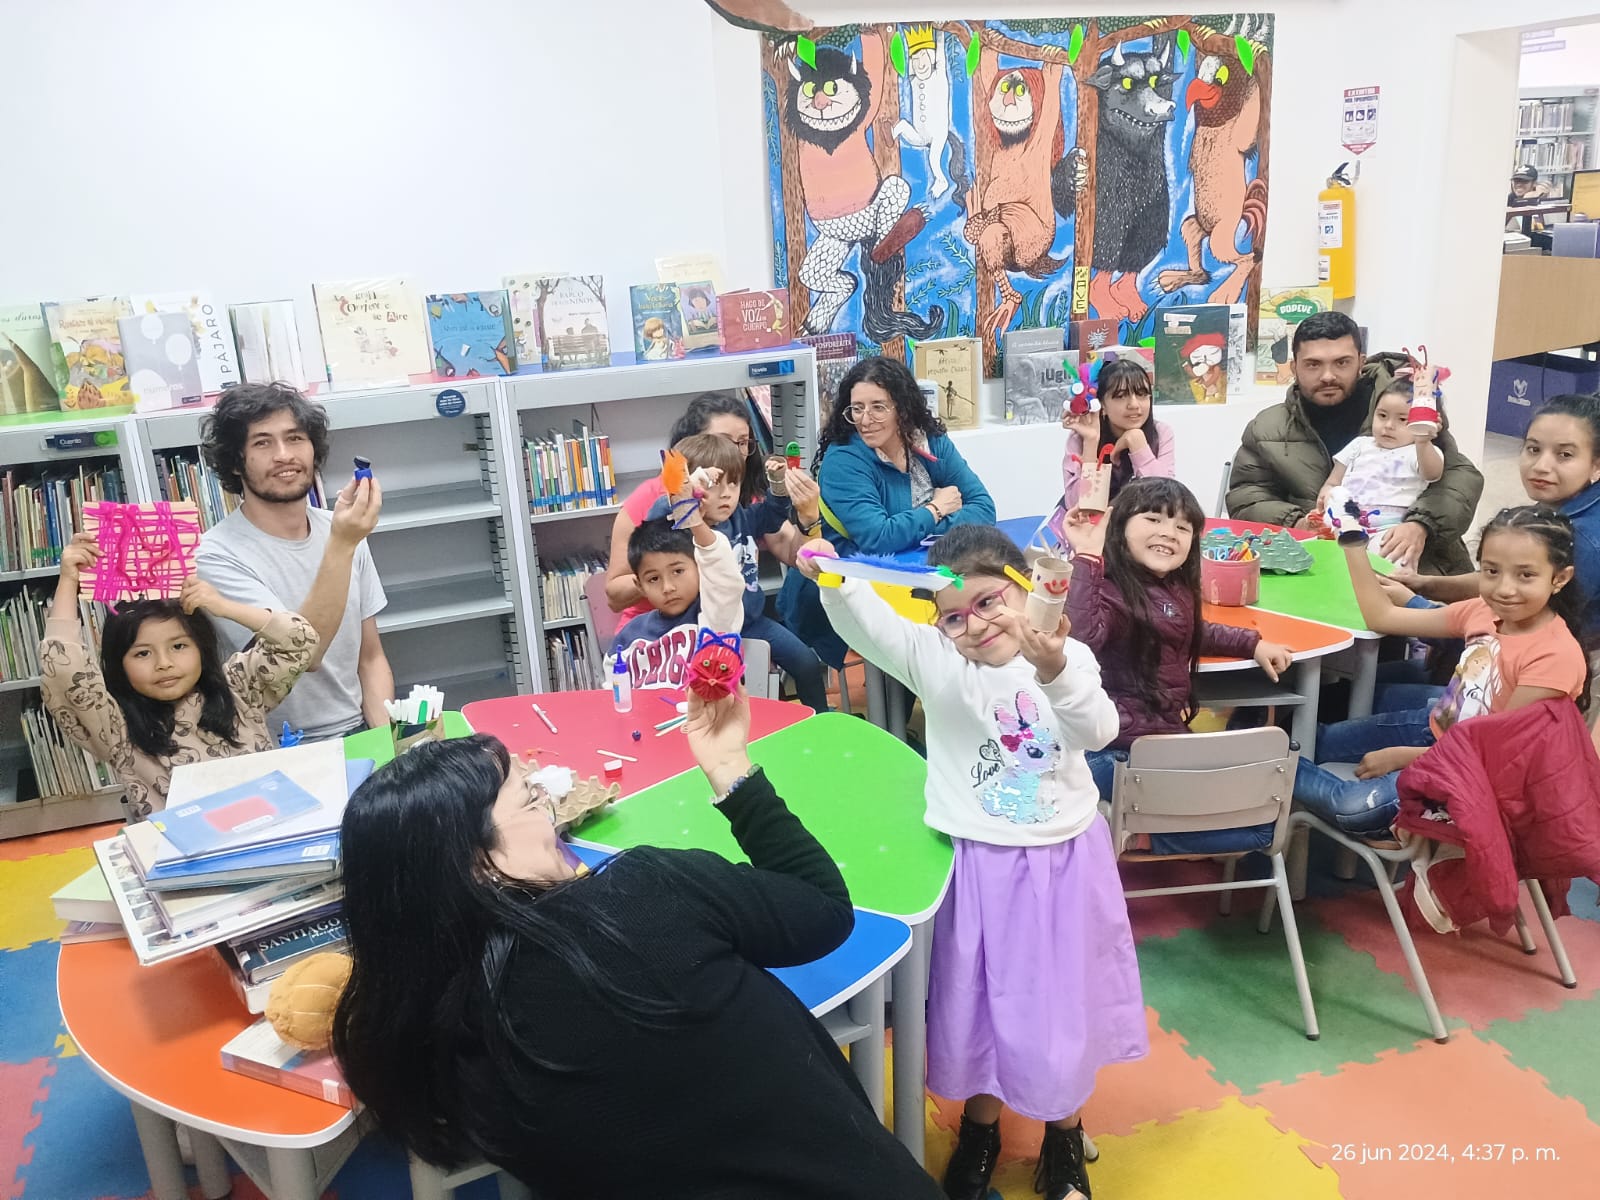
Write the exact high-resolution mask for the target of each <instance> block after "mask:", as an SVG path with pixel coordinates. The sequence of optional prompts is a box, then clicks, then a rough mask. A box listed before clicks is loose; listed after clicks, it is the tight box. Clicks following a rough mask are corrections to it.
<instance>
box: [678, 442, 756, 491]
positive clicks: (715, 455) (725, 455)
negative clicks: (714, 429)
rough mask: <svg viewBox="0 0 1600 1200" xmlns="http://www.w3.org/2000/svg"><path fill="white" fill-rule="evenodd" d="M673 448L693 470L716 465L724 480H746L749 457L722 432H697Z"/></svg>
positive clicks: (739, 482) (728, 481)
mask: <svg viewBox="0 0 1600 1200" xmlns="http://www.w3.org/2000/svg"><path fill="white" fill-rule="evenodd" d="M672 448H673V449H674V450H676V451H677V452H678V453H679V454H681V455H683V457H684V458H685V459H686V460H688V463H689V469H690V470H691V471H695V470H698V469H699V468H701V467H715V468H716V469H717V470H719V471H721V472H722V479H723V482H725V483H738V484H742V483H743V482H744V467H745V463H746V462H748V461H749V459H747V458H746V457H745V453H744V451H743V450H741V449H739V447H737V446H735V445H734V444H733V443H732V442H730V441H729V440H728V439H727V438H725V437H722V436H721V435H720V434H715V433H696V434H693V435H691V436H690V437H686V438H684V439H683V440H682V441H681V442H675V443H674V444H673V447H672Z"/></svg>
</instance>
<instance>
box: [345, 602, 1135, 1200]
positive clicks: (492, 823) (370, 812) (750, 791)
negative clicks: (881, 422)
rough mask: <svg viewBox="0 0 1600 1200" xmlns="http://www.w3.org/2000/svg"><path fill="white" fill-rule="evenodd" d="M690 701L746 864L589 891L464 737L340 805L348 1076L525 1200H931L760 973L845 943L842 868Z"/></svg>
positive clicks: (715, 787) (492, 760)
mask: <svg viewBox="0 0 1600 1200" xmlns="http://www.w3.org/2000/svg"><path fill="white" fill-rule="evenodd" d="M735 574H737V573H736V572H735ZM688 703H689V710H688V714H689V715H688V722H687V724H686V725H685V726H684V734H685V736H686V738H687V741H688V744H689V748H690V750H691V751H692V752H693V754H694V757H695V761H696V762H697V763H698V764H699V767H700V770H701V771H702V772H703V773H704V774H705V777H706V782H707V784H708V785H709V792H710V803H712V804H714V805H715V806H716V807H717V809H718V811H720V812H721V813H722V814H723V815H724V816H725V817H727V819H728V823H729V826H730V828H731V831H732V833H733V837H734V839H735V841H737V842H738V844H739V848H740V849H741V850H742V851H743V852H744V853H745V855H747V856H748V858H749V860H750V861H749V864H748V865H737V866H736V865H734V864H733V863H730V862H728V861H727V860H726V859H724V858H722V857H720V856H719V855H717V854H713V853H710V852H708V851H703V850H660V849H655V848H651V847H640V848H638V849H634V850H629V851H626V852H624V853H622V854H619V855H617V856H616V857H615V858H613V859H611V860H610V861H609V862H608V863H606V864H605V865H604V866H602V867H600V868H599V869H598V870H597V871H594V872H588V871H586V870H584V869H583V868H582V867H580V866H576V865H575V864H574V863H573V861H572V859H571V858H570V857H569V856H568V854H567V852H566V851H564V850H563V848H562V846H561V844H560V842H559V841H558V839H557V836H556V831H555V823H554V819H553V815H552V814H553V809H552V806H551V804H550V802H549V798H548V796H546V795H545V794H544V793H543V791H542V789H539V788H537V787H534V786H530V783H529V780H528V777H527V775H526V772H525V770H524V769H523V768H522V767H521V765H520V764H518V763H517V762H516V761H514V760H513V759H511V758H510V756H509V755H508V754H507V753H506V749H505V747H504V746H503V745H502V744H501V743H500V742H498V741H496V740H495V739H494V738H491V737H487V736H484V735H481V734H479V735H474V736H472V737H469V738H464V739H461V740H457V741H447V742H434V743H430V744H427V745H424V746H420V747H418V748H417V749H415V750H412V751H411V752H410V753H409V754H405V755H403V756H401V757H400V758H398V759H396V760H395V761H394V762H392V763H390V764H388V765H387V766H385V767H382V768H381V769H379V770H378V771H377V772H376V773H375V774H373V776H372V777H371V778H370V779H368V780H367V781H366V782H365V783H364V784H362V786H361V787H360V788H359V789H357V791H356V793H355V795H354V796H352V797H351V799H350V804H349V807H348V808H347V809H346V811H345V816H344V825H343V829H342V840H343V850H344V886H345V908H344V916H345V923H346V925H347V927H348V929H349V932H350V951H351V957H352V959H353V969H352V972H351V976H350V982H349V985H348V987H347V988H346V989H345V991H344V993H343V996H342V998H341V999H340V1001H339V1004H338V1007H337V1009H336V1012H335V1019H334V1030H333V1046H334V1052H335V1054H336V1055H337V1057H338V1060H339V1062H340V1064H341V1065H342V1067H343V1069H344V1075H345V1079H346V1080H347V1081H348V1082H349V1084H350V1087H351V1090H352V1091H353V1092H354V1093H355V1094H356V1096H358V1097H359V1098H360V1100H361V1102H362V1103H363V1104H365V1105H366V1106H367V1108H368V1110H369V1111H370V1112H371V1113H372V1114H373V1115H374V1116H375V1117H376V1118H377V1121H378V1124H379V1126H380V1127H381V1128H382V1129H384V1130H385V1131H387V1132H388V1133H390V1134H391V1135H393V1136H394V1137H396V1138H397V1139H399V1140H400V1141H401V1142H402V1143H403V1144H404V1145H405V1146H406V1147H407V1148H408V1149H410V1150H412V1151H413V1152H415V1153H416V1154H417V1155H418V1156H419V1157H421V1158H423V1159H425V1160H427V1161H429V1162H433V1163H437V1164H439V1165H441V1166H453V1165H456V1164H460V1163H463V1162H469V1161H474V1160H477V1159H486V1160H487V1161H489V1162H491V1163H493V1164H494V1165H495V1166H497V1167H500V1168H502V1169H503V1170H505V1171H508V1172H510V1173H511V1174H512V1175H514V1176H515V1177H516V1178H518V1179H520V1180H522V1181H523V1183H525V1184H526V1185H528V1187H530V1188H531V1189H532V1190H533V1192H534V1194H535V1195H539V1196H583V1197H589V1198H592V1200H638V1198H640V1197H645V1196H650V1197H665V1198H669V1200H714V1198H718V1197H726V1198H728V1200H733V1198H735V1197H753V1196H760V1197H765V1198H768V1200H811V1198H813V1197H818V1196H827V1197H829V1198H830V1200H885V1198H887V1197H896V1198H897V1200H899V1198H904V1200H938V1196H939V1188H938V1186H937V1185H936V1184H935V1183H934V1181H933V1180H932V1179H931V1178H930V1177H929V1176H928V1175H927V1173H926V1172H924V1171H923V1169H922V1167H921V1166H920V1165H919V1164H918V1163H917V1162H916V1161H915V1160H914V1159H913V1158H912V1157H911V1155H910V1153H909V1152H908V1151H907V1150H906V1149H905V1147H903V1146H902V1145H901V1144H900V1143H899V1142H897V1141H896V1140H895V1139H894V1137H893V1136H892V1135H891V1134H890V1133H889V1131H888V1130H887V1129H886V1128H884V1126H883V1125H882V1124H881V1123H880V1122H879V1121H878V1119H877V1116H876V1115H875V1114H874V1113H873V1111H872V1107H871V1105H870V1103H869V1101H868V1099H867V1097H866V1094H865V1093H864V1092H863V1091H862V1089H861V1086H860V1084H859V1082H858V1081H857V1080H856V1078H855V1077H854V1076H853V1075H852V1074H851V1073H850V1070H849V1067H848V1065H847V1063H846V1062H845V1059H844V1057H843V1056H842V1055H841V1054H840V1053H839V1051H838V1049H837V1048H836V1047H835V1046H834V1044H833V1039H832V1038H831V1037H830V1036H829V1034H828V1033H827V1031H826V1030H825V1029H824V1028H823V1027H822V1025H821V1024H820V1023H819V1022H818V1021H817V1020H816V1018H814V1017H812V1016H811V1014H810V1013H808V1012H807V1011H806V1009H805V1007H804V1006H803V1005H802V1004H801V1003H800V1002H799V1001H798V1000H797V999H796V998H795V996H794V994H793V993H792V992H790V991H789V990H788V989H787V988H786V987H785V986H784V985H783V984H782V983H780V982H779V981H778V980H777V979H776V978H774V977H773V976H772V975H770V974H768V972H767V970H766V968H769V967H779V966H792V965H798V964H801V963H807V962H811V961H812V960H813V959H816V958H820V957H821V956H822V955H824V954H827V953H828V952H830V951H831V950H833V949H834V948H836V947H837V946H839V945H840V944H841V943H842V942H844V940H845V939H846V938H847V937H848V936H849V934H850V931H851V929H852V927H853V924H854V920H855V916H854V910H853V908H852V907H851V903H850V896H849V892H848V890H847V888H846V886H845V882H844V879H843V878H842V876H841V875H840V873H839V869H838V867H837V866H836V865H835V864H834V862H833V859H832V856H831V855H830V854H829V853H828V851H827V850H826V849H824V848H823V846H821V845H820V844H819V843H818V842H817V840H816V839H815V838H814V837H813V836H812V835H811V834H810V832H808V831H807V830H806V828H805V826H804V825H802V824H801V823H800V821H799V820H798V819H797V818H796V817H795V816H794V815H793V814H792V813H791V812H790V811H789V810H788V808H787V807H786V806H785V805H784V802H783V800H782V799H780V798H779V795H778V792H777V790H776V787H775V785H776V784H777V783H778V782H779V781H775V780H770V779H768V778H767V776H766V775H765V774H764V773H763V771H762V769H761V768H760V767H759V766H758V765H756V764H754V763H752V762H751V760H750V754H749V746H748V742H749V737H750V708H749V701H748V700H747V699H746V697H745V696H744V693H743V689H740V692H739V694H737V695H735V696H730V697H728V698H726V699H724V700H720V701H717V702H715V703H707V702H706V701H703V700H702V699H701V698H700V697H699V696H697V695H694V694H692V693H691V694H690V697H689V702H688ZM419 829H426V830H427V831H428V832H427V835H426V836H413V835H414V833H415V831H417V830H419ZM401 880H403V881H405V882H404V885H403V886H397V881H401ZM1119 899H1120V894H1119ZM1130 953H1131V945H1130ZM1141 1019H1142V1013H1141ZM1140 1028H1141V1030H1142V1029H1143V1026H1142V1024H1141V1026H1140ZM779 1108H781V1115H780V1113H779V1112H778V1111H777V1110H778V1109H779Z"/></svg>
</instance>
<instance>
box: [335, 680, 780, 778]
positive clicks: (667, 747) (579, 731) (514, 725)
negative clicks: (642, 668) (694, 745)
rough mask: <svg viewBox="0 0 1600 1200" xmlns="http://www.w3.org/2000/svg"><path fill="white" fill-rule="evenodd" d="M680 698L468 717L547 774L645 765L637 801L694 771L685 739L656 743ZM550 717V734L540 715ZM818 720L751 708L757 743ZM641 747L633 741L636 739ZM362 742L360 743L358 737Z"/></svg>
mask: <svg viewBox="0 0 1600 1200" xmlns="http://www.w3.org/2000/svg"><path fill="white" fill-rule="evenodd" d="M682 699H683V693H682V692H680V691H668V690H665V689H661V690H648V691H647V690H640V691H636V692H634V693H633V711H632V712H626V713H619V712H617V711H616V710H615V709H614V708H613V707H612V705H611V693H610V692H598V691H582V692H543V693H541V694H539V695H536V696H507V697H504V698H502V699H498V700H479V701H476V702H475V703H472V704H469V705H467V706H466V708H464V709H463V710H462V713H463V715H464V716H465V717H466V719H467V720H468V721H469V722H471V725H472V728H473V729H475V730H477V731H478V732H479V733H491V734H493V735H494V736H495V737H497V738H499V739H500V740H501V741H502V742H504V743H505V744H506V748H507V749H508V750H510V751H511V752H512V753H513V754H520V755H522V756H523V757H525V758H534V759H537V760H538V762H539V765H540V766H562V767H571V768H572V769H573V770H575V771H577V772H578V773H579V775H580V776H581V777H587V776H589V775H599V774H600V773H601V766H602V764H604V762H605V761H606V760H605V756H604V755H601V754H598V753H596V751H599V750H609V751H611V752H612V753H614V754H626V755H628V756H629V757H631V758H636V759H638V760H639V761H638V762H626V761H624V762H623V764H622V778H621V779H619V780H618V781H617V782H618V783H620V784H621V785H622V794H623V795H625V796H631V795H633V793H635V792H641V791H643V790H644V789H646V788H648V787H650V786H651V785H652V784H657V783H660V782H661V781H662V780H664V779H671V778H672V777H673V776H674V775H678V774H681V773H682V772H684V771H690V770H693V768H694V755H692V754H690V753H689V744H688V743H687V742H686V741H685V740H684V737H683V733H682V732H681V731H679V730H674V731H673V732H671V733H667V734H663V735H662V736H660V737H657V736H656V731H655V727H656V725H658V724H660V723H661V722H662V721H666V720H669V719H671V718H672V717H674V716H676V715H677V711H678V710H677V704H678V701H680V700H682ZM535 704H537V705H539V707H540V708H542V709H544V711H545V715H547V716H548V717H549V718H550V723H551V724H552V725H554V726H555V727H556V731H555V732H554V733H552V732H551V731H550V728H549V726H547V725H546V724H545V723H544V722H543V721H542V720H540V719H539V714H538V713H536V712H534V711H533V706H534V705H535ZM809 716H811V710H810V709H809V708H807V707H805V705H803V704H790V703H784V702H780V701H777V700H762V699H752V700H751V701H750V737H751V739H752V740H754V739H756V738H759V737H762V736H764V735H766V734H769V733H775V732H777V731H778V730H780V729H783V728H786V727H787V726H790V725H793V724H794V723H795V722H797V721H802V720H804V719H805V718H806V717H809ZM636 730H637V731H638V733H639V740H638V741H634V740H633V734H634V731H636ZM358 736H359V735H358Z"/></svg>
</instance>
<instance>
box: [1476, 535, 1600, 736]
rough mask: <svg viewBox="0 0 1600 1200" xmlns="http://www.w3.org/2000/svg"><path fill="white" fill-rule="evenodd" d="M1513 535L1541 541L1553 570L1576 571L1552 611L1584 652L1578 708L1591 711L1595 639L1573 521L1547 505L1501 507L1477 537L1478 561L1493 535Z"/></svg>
mask: <svg viewBox="0 0 1600 1200" xmlns="http://www.w3.org/2000/svg"><path fill="white" fill-rule="evenodd" d="M1511 532H1515V533H1526V534H1527V535H1529V536H1530V537H1533V538H1537V539H1538V540H1539V541H1540V542H1542V543H1543V544H1544V552H1545V554H1546V555H1547V556H1548V557H1549V559H1550V566H1551V567H1552V568H1553V569H1554V570H1557V571H1562V570H1565V569H1566V568H1567V567H1573V568H1574V571H1573V578H1572V580H1571V581H1570V582H1569V583H1568V584H1567V586H1566V587H1564V588H1562V589H1561V590H1560V591H1559V592H1556V593H1555V594H1554V595H1552V596H1551V597H1550V611H1551V612H1553V613H1555V614H1556V616H1558V617H1560V618H1561V619H1562V620H1563V621H1565V622H1566V624H1567V628H1568V629H1569V630H1571V631H1572V636H1573V638H1575V639H1576V640H1577V643H1578V645H1579V646H1580V647H1581V648H1582V649H1583V690H1582V691H1580V692H1579V693H1578V698H1577V705H1578V711H1579V712H1588V711H1589V684H1590V683H1591V681H1592V680H1593V678H1594V670H1593V668H1592V667H1591V666H1590V663H1591V662H1592V660H1593V655H1594V650H1595V638H1594V637H1592V636H1586V635H1585V633H1584V628H1583V612H1584V608H1585V607H1586V601H1585V598H1584V594H1583V585H1582V584H1580V583H1579V582H1578V579H1577V571H1576V566H1577V562H1576V559H1575V553H1576V550H1575V547H1574V541H1575V538H1574V536H1573V531H1572V520H1571V518H1569V517H1568V516H1566V514H1564V513H1561V512H1558V511H1556V510H1555V509H1553V508H1551V507H1550V506H1549V505H1548V504H1522V505H1518V506H1517V507H1515V508H1502V509H1501V510H1500V511H1499V512H1497V513H1495V515H1494V516H1492V517H1490V518H1489V523H1488V524H1487V525H1485V526H1484V527H1483V530H1482V532H1481V533H1479V534H1478V557H1479V559H1480V560H1481V559H1482V558H1483V544H1484V543H1485V542H1487V541H1488V540H1489V535H1490V534H1491V533H1511Z"/></svg>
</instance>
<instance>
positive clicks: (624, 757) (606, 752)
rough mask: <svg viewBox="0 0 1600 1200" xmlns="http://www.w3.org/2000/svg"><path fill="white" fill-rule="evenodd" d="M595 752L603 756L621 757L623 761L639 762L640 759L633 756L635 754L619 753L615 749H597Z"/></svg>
mask: <svg viewBox="0 0 1600 1200" xmlns="http://www.w3.org/2000/svg"><path fill="white" fill-rule="evenodd" d="M595 753H596V754H598V755H599V756H600V757H601V758H620V759H621V760H622V761H623V762H638V761H639V760H638V759H637V758H635V757H633V755H631V754H618V753H617V752H616V751H615V750H596V751H595Z"/></svg>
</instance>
